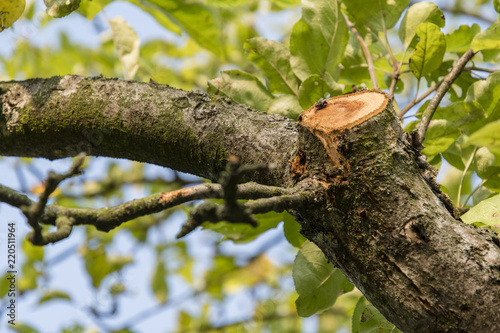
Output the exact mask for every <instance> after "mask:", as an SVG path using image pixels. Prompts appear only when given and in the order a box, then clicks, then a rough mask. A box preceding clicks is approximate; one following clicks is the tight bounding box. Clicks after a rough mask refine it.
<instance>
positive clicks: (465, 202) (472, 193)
mask: <svg viewBox="0 0 500 333" xmlns="http://www.w3.org/2000/svg"><path fill="white" fill-rule="evenodd" d="M487 180H488V179H483V180H482V181H481V183H479V185H477V187H476V188H475V189H474V190H473V191H471V192H470V193H469V195H468V196H467V199H465V201H464V203H463V204H462V206H461V207H460V208H461V209H464V208H465V205H467V202H469V200H470V198H471V197H472V196H473V195H474V193H476V192H477V191H478V190H479V189H480V188H481V187H482V186H483V185H484V183H486V181H487Z"/></svg>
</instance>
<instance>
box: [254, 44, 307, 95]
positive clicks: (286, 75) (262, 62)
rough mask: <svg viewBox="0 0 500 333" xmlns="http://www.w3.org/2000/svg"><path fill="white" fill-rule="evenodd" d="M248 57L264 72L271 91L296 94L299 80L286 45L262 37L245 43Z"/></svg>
mask: <svg viewBox="0 0 500 333" xmlns="http://www.w3.org/2000/svg"><path fill="white" fill-rule="evenodd" d="M245 49H246V50H247V53H248V59H249V60H250V61H252V62H253V63H254V64H255V65H257V66H258V67H260V68H261V69H262V70H263V72H264V73H265V74H266V79H267V80H268V82H269V89H270V90H271V92H272V93H284V94H293V95H298V89H299V84H300V81H299V79H298V78H297V77H296V76H295V74H294V73H293V72H292V67H291V65H290V51H289V50H288V48H287V47H286V46H284V45H283V44H281V43H278V42H275V41H273V40H269V39H265V38H262V37H256V38H251V39H249V40H248V41H247V42H246V43H245Z"/></svg>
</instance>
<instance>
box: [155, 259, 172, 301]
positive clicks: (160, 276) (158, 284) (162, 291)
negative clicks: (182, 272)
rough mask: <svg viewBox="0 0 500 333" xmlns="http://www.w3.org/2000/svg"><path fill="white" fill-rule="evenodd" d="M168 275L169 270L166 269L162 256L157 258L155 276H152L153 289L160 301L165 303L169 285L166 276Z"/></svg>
mask: <svg viewBox="0 0 500 333" xmlns="http://www.w3.org/2000/svg"><path fill="white" fill-rule="evenodd" d="M166 275H167V270H166V269H165V264H164V263H163V260H161V258H160V257H158V258H157V260H156V267H155V270H154V271H153V276H152V277H151V289H152V290H153V293H154V295H155V297H156V299H157V300H158V302H160V303H165V302H166V301H167V295H168V286H167V281H166V280H165V277H166Z"/></svg>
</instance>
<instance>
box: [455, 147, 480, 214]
mask: <svg viewBox="0 0 500 333" xmlns="http://www.w3.org/2000/svg"><path fill="white" fill-rule="evenodd" d="M476 151H477V147H475V148H474V150H473V151H472V154H471V155H470V157H469V160H468V161H467V164H466V165H465V168H464V172H463V173H462V177H461V178H460V184H459V185H458V193H457V206H458V207H461V204H460V197H461V196H462V186H463V185H464V179H465V175H466V174H467V171H468V170H469V167H470V165H471V163H472V160H473V159H474V156H475V155H476Z"/></svg>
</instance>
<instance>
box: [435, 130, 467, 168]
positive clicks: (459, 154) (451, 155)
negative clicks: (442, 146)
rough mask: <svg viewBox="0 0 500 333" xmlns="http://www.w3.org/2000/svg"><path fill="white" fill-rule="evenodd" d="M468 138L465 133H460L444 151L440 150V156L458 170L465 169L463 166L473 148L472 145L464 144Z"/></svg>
mask: <svg viewBox="0 0 500 333" xmlns="http://www.w3.org/2000/svg"><path fill="white" fill-rule="evenodd" d="M468 139H469V137H468V136H467V135H465V134H462V135H460V136H459V137H458V139H456V140H455V142H453V143H452V144H451V145H450V146H449V147H448V148H447V149H446V151H444V152H442V156H443V157H444V158H445V159H446V161H448V162H449V163H450V164H451V165H452V166H454V167H455V168H457V169H459V170H465V166H466V165H467V162H468V161H469V159H470V157H471V154H472V153H474V150H475V149H474V147H473V146H470V145H466V144H464V143H465V141H467V140H468Z"/></svg>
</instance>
